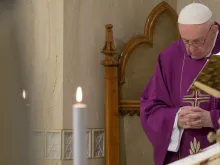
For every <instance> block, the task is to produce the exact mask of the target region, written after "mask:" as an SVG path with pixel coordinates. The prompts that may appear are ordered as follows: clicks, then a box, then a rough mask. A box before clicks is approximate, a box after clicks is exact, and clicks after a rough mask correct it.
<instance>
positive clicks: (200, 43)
mask: <svg viewBox="0 0 220 165" xmlns="http://www.w3.org/2000/svg"><path fill="white" fill-rule="evenodd" d="M212 26H213V25H211V26H210V28H209V30H208V32H207V34H206V37H205V39H204V40H203V42H199V41H198V42H197V43H189V40H184V39H182V40H183V43H184V44H185V45H186V46H190V45H192V46H194V47H196V48H198V47H202V46H203V45H204V44H205V42H206V39H207V37H208V34H209V32H210V30H211V27H212ZM196 44H198V45H196Z"/></svg>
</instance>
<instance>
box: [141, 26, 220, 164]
mask: <svg viewBox="0 0 220 165" xmlns="http://www.w3.org/2000/svg"><path fill="white" fill-rule="evenodd" d="M219 31H220V30H219ZM218 52H220V33H219V34H218V36H217V40H216V43H215V46H214V48H213V51H212V53H213V54H216V53H218ZM206 60H207V59H205V58H204V59H200V60H196V59H192V58H191V57H190V56H188V54H187V52H186V49H185V45H184V43H183V42H182V40H178V41H176V42H174V43H173V44H172V45H171V46H170V47H168V48H167V49H165V50H164V51H163V52H161V53H160V55H159V57H158V62H157V66H156V70H155V73H154V75H153V77H152V79H151V80H150V82H149V83H148V85H147V86H146V88H145V89H144V92H143V94H142V96H141V98H140V119H141V124H142V127H143V129H144V131H145V133H146V135H147V137H148V139H149V140H150V142H151V144H152V145H153V148H154V161H155V165H163V164H167V163H171V162H173V161H176V160H178V159H182V158H184V157H186V156H188V155H190V154H195V153H197V152H199V151H200V150H201V149H203V148H206V147H208V146H210V145H211V143H209V142H208V140H207V135H208V133H209V132H211V131H216V130H217V129H218V128H219V125H218V119H220V100H219V99H215V98H213V97H211V96H209V95H207V94H206V93H204V92H202V91H197V92H192V91H190V92H187V89H188V88H189V86H190V85H191V84H192V82H193V80H194V79H195V77H196V76H197V75H198V74H199V72H200V70H201V69H202V67H203V66H204V64H205V62H206ZM187 105H188V106H199V107H201V108H202V109H204V110H207V111H210V114H211V120H212V123H213V125H214V128H201V129H185V130H184V133H183V136H182V139H181V142H180V147H179V150H178V152H176V153H175V152H169V151H167V149H168V146H169V142H170V138H171V134H172V129H173V125H174V120H175V116H176V113H177V111H178V110H179V108H180V107H181V106H187Z"/></svg>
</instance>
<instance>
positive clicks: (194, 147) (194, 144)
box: [189, 137, 201, 155]
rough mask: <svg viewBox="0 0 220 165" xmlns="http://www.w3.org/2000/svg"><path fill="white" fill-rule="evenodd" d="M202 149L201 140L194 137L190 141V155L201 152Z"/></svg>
mask: <svg viewBox="0 0 220 165" xmlns="http://www.w3.org/2000/svg"><path fill="white" fill-rule="evenodd" d="M200 151H201V149H200V142H199V141H197V140H196V138H195V137H194V139H193V141H191V142H190V149H189V153H190V155H193V154H196V153H199V152H200Z"/></svg>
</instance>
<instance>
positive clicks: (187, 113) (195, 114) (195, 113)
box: [179, 110, 202, 118]
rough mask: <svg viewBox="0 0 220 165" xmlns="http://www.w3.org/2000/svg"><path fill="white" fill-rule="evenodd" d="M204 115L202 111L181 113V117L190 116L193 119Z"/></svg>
mask: <svg viewBox="0 0 220 165" xmlns="http://www.w3.org/2000/svg"><path fill="white" fill-rule="evenodd" d="M201 115H202V111H201V110H198V111H197V110H196V111H185V112H180V113H179V117H180V118H183V117H188V116H192V117H194V116H195V117H196V116H198V117H200V116H201Z"/></svg>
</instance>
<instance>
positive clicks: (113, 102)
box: [101, 25, 119, 165]
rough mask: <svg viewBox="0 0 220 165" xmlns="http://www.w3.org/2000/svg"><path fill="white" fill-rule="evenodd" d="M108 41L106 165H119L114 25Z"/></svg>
mask: <svg viewBox="0 0 220 165" xmlns="http://www.w3.org/2000/svg"><path fill="white" fill-rule="evenodd" d="M105 28H106V40H105V46H104V48H103V51H102V53H103V54H104V55H105V59H104V60H103V61H102V62H101V64H102V65H103V66H104V67H105V165H119V111H118V95H119V94H118V64H119V62H118V60H117V59H115V58H114V55H115V46H114V41H113V32H112V28H113V26H112V25H106V26H105Z"/></svg>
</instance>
